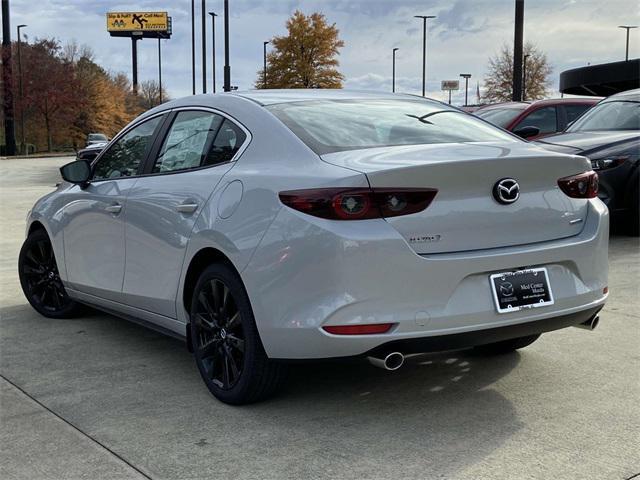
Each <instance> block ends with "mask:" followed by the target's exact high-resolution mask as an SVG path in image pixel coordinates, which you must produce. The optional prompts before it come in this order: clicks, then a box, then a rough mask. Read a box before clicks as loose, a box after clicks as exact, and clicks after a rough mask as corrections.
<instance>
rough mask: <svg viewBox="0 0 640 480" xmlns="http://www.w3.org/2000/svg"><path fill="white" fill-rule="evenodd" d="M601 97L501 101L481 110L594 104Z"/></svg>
mask: <svg viewBox="0 0 640 480" xmlns="http://www.w3.org/2000/svg"><path fill="white" fill-rule="evenodd" d="M600 100H602V97H574V98H546V99H544V100H532V101H525V102H502V103H494V104H492V105H485V106H484V107H482V110H490V109H493V108H514V109H521V110H524V109H525V108H529V107H531V106H534V105H535V106H539V105H558V104H565V103H566V104H576V103H577V104H581V103H583V104H587V105H595V104H596V103H598V102H599V101H600Z"/></svg>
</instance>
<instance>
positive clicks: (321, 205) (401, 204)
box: [279, 188, 438, 220]
mask: <svg viewBox="0 0 640 480" xmlns="http://www.w3.org/2000/svg"><path fill="white" fill-rule="evenodd" d="M436 193H438V190H436V189H434V188H376V189H374V190H371V189H370V188H315V189H309V190H290V191H286V192H280V195H279V196H280V201H281V202H282V203H284V204H285V205H286V206H288V207H291V208H293V209H294V210H298V211H299V212H303V213H307V214H309V215H313V216H315V217H320V218H327V219H330V220H367V219H371V218H387V217H397V216H400V215H409V214H411V213H417V212H421V211H422V210H424V209H425V208H427V207H428V206H429V204H430V203H431V202H432V201H433V198H434V197H435V196H436Z"/></svg>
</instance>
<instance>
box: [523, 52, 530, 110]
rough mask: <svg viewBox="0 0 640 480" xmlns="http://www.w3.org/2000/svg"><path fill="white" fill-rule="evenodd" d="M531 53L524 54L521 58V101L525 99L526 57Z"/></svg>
mask: <svg viewBox="0 0 640 480" xmlns="http://www.w3.org/2000/svg"><path fill="white" fill-rule="evenodd" d="M530 56H531V55H530V54H528V53H527V54H526V55H525V56H524V57H523V59H522V101H523V102H524V101H525V100H526V99H527V58H529V57H530Z"/></svg>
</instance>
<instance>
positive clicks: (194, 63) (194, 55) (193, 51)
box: [191, 0, 196, 95]
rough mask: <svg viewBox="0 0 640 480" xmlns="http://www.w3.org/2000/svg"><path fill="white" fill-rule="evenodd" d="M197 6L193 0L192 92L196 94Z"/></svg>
mask: <svg viewBox="0 0 640 480" xmlns="http://www.w3.org/2000/svg"><path fill="white" fill-rule="evenodd" d="M195 16H196V6H195V0H191V94H192V95H195V94H196V19H195Z"/></svg>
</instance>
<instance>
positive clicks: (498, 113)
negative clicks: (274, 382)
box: [475, 107, 525, 128]
mask: <svg viewBox="0 0 640 480" xmlns="http://www.w3.org/2000/svg"><path fill="white" fill-rule="evenodd" d="M524 109H525V107H522V108H488V109H486V110H478V111H477V112H475V114H476V115H477V116H478V117H480V118H483V119H484V120H486V121H487V122H490V123H493V124H494V125H497V126H499V127H502V128H507V126H508V125H509V124H510V123H511V122H512V121H513V120H514V119H515V118H516V117H517V116H518V115H520V113H521V112H522V110H524Z"/></svg>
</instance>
